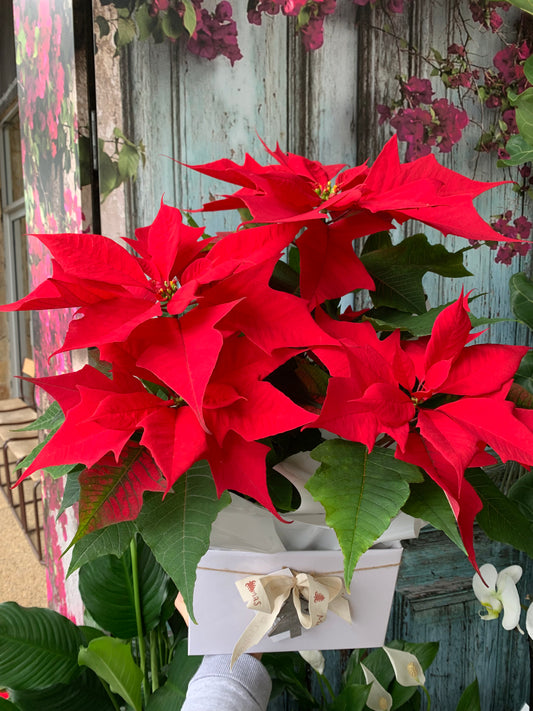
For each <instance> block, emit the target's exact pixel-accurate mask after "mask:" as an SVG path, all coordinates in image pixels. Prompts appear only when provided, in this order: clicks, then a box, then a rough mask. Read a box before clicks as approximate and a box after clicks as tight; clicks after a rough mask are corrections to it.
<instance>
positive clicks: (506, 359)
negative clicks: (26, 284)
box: [2, 139, 533, 604]
mask: <svg viewBox="0 0 533 711" xmlns="http://www.w3.org/2000/svg"><path fill="white" fill-rule="evenodd" d="M265 148H266V146H265ZM266 150H267V152H268V153H269V155H270V159H272V160H271V162H270V163H268V164H267V165H262V164H260V163H258V162H256V161H255V160H254V159H253V158H251V157H250V156H248V155H247V156H246V159H245V161H244V164H243V165H239V164H237V163H235V162H233V161H231V160H227V159H223V160H219V161H215V162H213V163H210V164H206V165H200V166H191V167H192V168H194V169H195V170H197V171H200V172H202V173H204V174H205V175H208V176H212V177H214V178H217V179H222V180H224V181H226V182H228V183H232V184H234V185H237V186H238V189H237V191H236V192H234V193H233V194H228V195H226V196H223V197H222V198H221V199H219V200H215V201H213V202H210V203H208V204H206V205H204V206H203V210H204V211H213V210H229V209H231V210H234V209H236V210H238V211H239V212H240V221H241V224H240V225H239V227H238V229H236V230H235V231H233V232H224V233H221V234H217V235H215V236H207V235H206V234H205V233H204V230H203V229H202V228H201V227H198V226H196V225H195V224H193V222H194V221H193V220H192V219H189V220H186V221H184V220H183V216H182V214H181V213H180V211H178V210H177V209H175V208H173V207H170V206H168V205H165V204H164V203H162V204H161V206H160V209H159V212H158V214H157V216H156V218H155V220H154V222H153V223H152V224H151V225H150V226H148V227H142V228H139V229H138V230H137V231H136V233H135V237H134V238H125V239H124V243H123V244H122V245H120V244H117V243H116V242H114V241H112V240H110V239H107V238H106V237H103V236H100V235H93V234H59V235H37V238H38V239H39V240H41V241H42V242H43V244H45V245H46V246H47V247H48V249H49V250H50V252H51V254H52V257H53V273H52V275H51V276H50V277H49V278H48V279H47V280H46V281H44V282H43V283H41V284H40V285H39V286H37V288H36V289H35V290H34V291H33V292H32V293H31V294H29V295H28V296H26V297H24V298H23V299H21V300H20V301H18V302H16V303H14V304H10V305H7V306H4V307H2V310H4V311H6V310H28V309H56V308H74V309H76V311H75V312H74V316H73V317H72V319H71V321H70V325H69V328H68V331H67V333H66V335H65V338H64V341H63V345H62V346H61V348H60V349H59V350H58V351H56V353H55V354H51V356H53V355H56V354H57V353H61V352H63V351H70V350H75V349H85V348H96V349H98V354H99V363H98V364H97V366H95V365H85V366H84V367H83V368H82V369H81V370H79V371H76V372H69V373H66V374H62V375H55V376H49V377H39V378H35V379H34V381H33V382H35V384H36V385H38V386H39V387H40V388H43V389H44V390H45V391H46V392H47V393H48V394H49V395H50V396H51V397H52V398H53V400H54V401H55V402H54V404H53V405H52V407H51V408H50V410H49V411H48V412H47V413H45V415H44V416H43V418H42V419H41V425H42V426H45V427H46V426H47V427H49V428H50V429H51V432H50V434H49V435H48V437H47V439H46V440H45V442H44V443H43V444H41V445H40V447H39V449H38V451H35V452H34V453H33V454H32V455H30V458H29V459H28V460H27V461H26V462H25V463H24V465H23V474H22V476H21V479H23V478H25V477H27V476H29V475H30V474H32V473H33V472H35V471H37V470H39V469H43V468H44V469H49V471H50V473H51V474H52V475H54V476H59V475H61V474H66V475H67V487H66V494H65V495H66V502H65V505H68V504H71V503H72V502H73V501H76V500H78V499H79V519H80V524H79V530H78V533H77V534H76V536H75V539H74V543H75V548H74V559H73V564H72V566H73V567H76V566H77V565H79V564H80V560H85V559H87V556H90V555H93V556H94V555H97V554H99V553H107V552H109V551H110V550H111V549H112V550H113V552H116V550H117V541H118V540H121V541H122V547H123V548H124V546H126V545H127V544H128V541H129V538H131V536H132V535H134V534H135V532H136V531H138V532H140V534H141V536H142V537H143V538H144V540H145V541H146V542H147V543H148V545H149V546H150V547H151V548H152V550H153V552H154V554H155V556H156V558H157V559H158V560H159V562H160V563H161V564H162V565H163V567H165V569H166V570H167V571H168V572H169V573H170V574H171V576H172V577H173V579H174V581H175V583H176V584H177V586H178V588H179V589H180V590H181V591H182V593H183V595H184V597H185V599H186V601H187V602H188V603H189V604H190V601H191V599H192V598H191V595H192V585H193V583H194V575H195V568H196V565H197V563H198V560H199V559H200V557H201V555H203V553H204V552H205V550H206V549H207V546H208V543H209V531H210V526H211V523H212V521H213V520H214V517H215V516H216V514H217V511H218V510H219V507H220V506H223V505H225V503H226V501H227V495H223V494H224V492H226V491H227V490H229V491H232V492H236V493H238V494H240V495H242V496H245V497H248V498H250V499H252V500H254V501H256V502H258V503H259V504H260V505H261V506H263V507H265V508H267V509H269V510H270V511H271V512H272V513H273V514H274V515H275V516H277V517H279V518H283V513H284V512H287V511H290V510H291V509H293V508H295V499H296V498H297V495H295V491H294V489H293V488H292V485H291V484H289V482H287V481H285V480H284V479H283V478H282V477H281V476H280V475H277V474H276V473H275V472H274V471H273V470H272V465H274V464H276V463H277V462H279V461H280V460H282V459H283V458H284V457H286V456H288V455H290V454H293V453H295V452H298V451H308V450H312V452H311V456H312V457H313V458H315V459H317V460H318V461H319V462H320V466H319V468H318V470H317V471H316V473H315V474H314V475H313V477H312V478H311V479H310V481H309V482H308V484H307V488H308V489H309V491H310V492H311V493H312V495H313V496H314V497H315V498H316V499H317V500H319V501H320V502H321V503H322V504H323V505H324V507H325V509H326V521H327V523H328V524H329V525H330V526H331V527H333V528H334V530H335V532H336V534H337V536H338V539H339V542H340V545H341V548H342V550H343V553H344V557H345V578H346V581H347V584H349V581H350V579H351V575H352V572H353V569H354V567H355V565H356V563H357V560H358V558H359V557H360V555H361V554H362V553H363V552H364V551H365V550H366V549H367V548H368V547H370V546H371V545H372V543H373V542H374V541H375V539H376V538H378V537H379V536H380V535H381V534H382V533H383V531H384V530H385V529H386V528H387V526H388V525H389V523H390V521H391V519H392V518H393V517H394V516H395V515H396V514H397V513H398V512H399V511H400V509H402V508H403V509H404V510H406V511H408V512H411V513H414V514H415V515H418V516H420V517H421V518H423V519H425V520H427V521H429V522H431V523H432V524H433V525H435V526H436V527H438V528H441V529H443V530H444V531H445V532H446V533H447V534H448V535H449V536H450V537H451V538H452V539H453V540H455V542H457V543H458V544H459V545H460V546H464V549H465V550H466V552H467V554H468V556H469V558H470V560H471V561H472V564H473V565H474V566H475V567H477V564H476V561H475V552H474V547H473V525H474V520H475V518H476V515H477V514H478V513H479V512H480V511H481V510H482V507H483V498H484V497H485V496H486V491H487V487H488V486H490V479H489V478H488V477H487V475H486V474H484V472H483V469H482V468H483V467H485V466H487V465H490V464H492V463H494V462H495V461H497V460H498V459H499V460H501V461H503V462H505V461H508V460H513V461H516V462H518V463H520V464H521V465H523V466H525V467H529V466H530V465H531V464H533V410H531V409H528V408H527V404H528V403H529V402H530V399H529V400H528V398H524V397H522V396H521V395H523V393H522V390H523V388H522V386H521V385H519V384H516V383H514V385H513V378H514V375H515V373H516V371H517V370H518V368H519V366H520V363H521V361H522V359H523V358H524V356H525V355H526V353H527V352H528V348H527V347H523V346H515V345H497V344H486V343H480V344H476V343H472V341H474V340H475V339H476V337H477V335H479V334H478V333H476V332H472V331H473V324H478V322H477V321H476V320H475V319H473V317H472V314H471V313H470V306H469V302H470V300H471V298H472V295H470V294H465V293H464V292H463V291H462V289H461V285H459V286H458V289H457V291H458V296H457V299H456V300H455V301H453V302H452V303H450V304H448V305H442V306H440V307H436V308H433V309H430V310H428V309H427V305H426V300H425V296H424V291H423V287H422V277H423V275H424V274H425V273H426V272H428V271H431V272H434V273H436V274H439V275H441V276H443V277H454V278H458V279H460V278H461V277H465V276H468V275H469V272H468V271H467V270H466V269H465V267H464V265H463V253H464V251H465V250H466V249H468V246H467V247H465V249H463V250H460V251H459V252H449V251H448V250H447V249H446V248H445V247H444V246H443V245H441V244H430V242H429V241H428V239H427V237H426V236H425V235H421V234H415V235H412V236H409V237H406V238H404V239H403V240H402V241H400V242H399V243H398V244H393V242H392V239H391V235H390V230H392V229H393V228H394V226H395V225H402V224H403V223H405V222H407V221H408V220H411V219H414V220H418V221H419V222H422V223H425V224H426V225H428V226H430V227H433V228H436V229H437V230H439V231H440V232H442V233H443V234H444V235H447V234H454V235H458V236H461V237H464V238H466V239H467V240H480V241H486V240H488V241H496V240H498V241H502V240H503V241H506V240H507V241H516V239H514V238H511V237H506V236H504V235H502V234H500V233H497V232H495V231H494V230H493V229H492V228H491V227H490V225H489V224H488V223H486V222H485V221H484V220H483V219H482V217H481V216H480V215H479V214H478V212H477V211H476V209H475V208H474V206H473V199H474V198H475V197H476V196H477V195H479V194H480V193H482V192H483V191H485V190H488V189H491V188H493V187H495V186H496V185H498V183H483V182H479V181H475V180H471V179H469V178H467V177H464V176H462V175H460V174H458V173H456V172H454V171H452V170H449V169H447V168H444V167H443V166H441V165H440V164H439V163H438V162H437V161H436V159H435V158H434V157H433V156H432V155H428V156H424V157H422V158H419V159H417V160H415V161H413V162H411V163H406V164H402V163H401V162H400V160H399V157H398V148H397V142H396V139H392V140H391V141H389V143H387V145H386V146H385V147H384V149H383V151H382V152H381V153H380V155H379V156H378V157H377V159H376V160H375V161H374V163H373V165H372V166H371V167H369V166H368V165H367V163H365V164H363V165H359V166H356V167H352V168H347V167H346V166H344V165H338V164H337V165H323V164H321V163H319V162H317V161H311V160H308V159H306V158H304V157H302V156H298V155H293V154H290V153H285V152H283V151H282V150H281V149H280V148H279V147H276V149H275V150H269V149H268V148H267V149H266ZM354 245H355V248H354ZM352 293H357V294H359V296H361V295H362V296H366V297H369V298H368V299H367V301H368V304H369V305H368V307H367V308H363V309H361V310H359V311H355V310H354V309H353V308H352V307H351V306H350V307H348V308H345V307H344V306H341V303H342V304H344V303H345V301H344V300H343V301H342V302H341V297H345V296H346V295H347V294H352ZM511 386H513V388H511ZM510 393H512V397H511V396H510ZM332 436H334V438H333V439H331V437H332ZM77 487H79V488H77ZM490 496H491V507H492V508H493V509H494V508H497V507H498V503H497V502H498V496H501V497H502V499H504V498H505V497H504V496H503V494H501V495H500V494H498V495H495V494H494V493H493V492H492V491H491V494H490ZM219 497H220V500H219ZM495 502H496V503H495ZM505 505H506V506H507V505H511V504H510V502H509V501H507V500H506V503H505ZM508 514H509V512H508V508H507V509H506V516H508ZM520 516H521V514H520V512H519V511H518V509H517V510H516V511H515V512H514V514H513V517H512V529H513V532H514V534H510V533H509V535H514V536H515V539H514V540H513V542H514V543H515V545H518V547H522V548H524V547H525V549H527V547H528V546H530V545H531V543H530V540H529V539H530V536H529V523H528V522H527V520H526V519H524V520H523V521H522V520H521V519H520ZM289 518H290V517H289ZM495 518H497V517H496V516H492V517H491V519H490V520H491V521H494V520H495ZM455 521H456V522H457V524H458V528H459V533H460V538H459V537H458V535H457V528H456V526H455ZM287 525H290V524H289V523H288V524H287ZM521 526H523V528H522V529H521V528H520V527H521ZM488 528H489V529H490V528H491V525H490V523H489V525H488ZM521 530H522V531H525V532H526V533H525V534H524V535H523V536H520V531H521ZM488 532H489V534H490V535H493V536H495V537H498V536H500V537H501V536H502V533H501V526H500V527H499V528H498V526H496V525H494V526H493V530H489V531H488ZM503 535H504V537H505V536H506V535H507V534H503ZM128 536H129V538H128ZM517 537H518V539H519V540H518V542H517ZM88 541H89V542H90V545H89V543H88ZM110 541H112V542H110ZM508 542H509V541H508ZM88 551H90V553H88ZM95 551H97V553H95Z"/></svg>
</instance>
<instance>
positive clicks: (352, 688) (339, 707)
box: [328, 684, 372, 711]
mask: <svg viewBox="0 0 533 711" xmlns="http://www.w3.org/2000/svg"><path fill="white" fill-rule="evenodd" d="M371 688H372V685H371V684H350V685H349V686H345V687H344V689H343V690H342V691H341V693H340V694H338V696H336V697H335V699H334V700H333V702H332V703H331V704H330V705H329V706H328V710H329V711H363V709H365V708H367V707H366V700H367V699H368V695H369V693H370V689H371Z"/></svg>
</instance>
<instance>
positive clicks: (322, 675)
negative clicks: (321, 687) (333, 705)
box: [319, 674, 335, 701]
mask: <svg viewBox="0 0 533 711" xmlns="http://www.w3.org/2000/svg"><path fill="white" fill-rule="evenodd" d="M319 676H321V677H322V679H323V680H324V684H325V685H326V688H327V690H328V691H329V694H330V696H331V700H332V701H333V699H334V698H335V694H334V693H333V689H332V688H331V684H330V683H329V679H328V678H327V676H324V674H320V675H319Z"/></svg>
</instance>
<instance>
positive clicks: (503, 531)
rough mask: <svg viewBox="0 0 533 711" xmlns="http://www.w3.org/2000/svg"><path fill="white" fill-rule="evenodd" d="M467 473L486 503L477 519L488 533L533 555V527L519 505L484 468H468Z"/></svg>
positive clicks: (491, 536)
mask: <svg viewBox="0 0 533 711" xmlns="http://www.w3.org/2000/svg"><path fill="white" fill-rule="evenodd" d="M465 476H466V479H467V481H469V482H470V483H471V484H472V486H473V487H474V489H475V490H476V491H477V493H478V495H479V497H480V499H481V501H482V502H483V508H482V509H481V511H480V512H479V513H478V515H477V519H476V520H477V521H478V523H479V525H480V526H481V528H482V529H483V530H484V531H485V533H486V534H487V536H488V537H489V538H491V539H492V540H493V541H500V542H501V543H508V544H509V545H511V546H513V547H514V548H517V549H518V550H520V551H524V553H527V554H528V555H529V556H530V557H533V535H532V534H533V526H532V525H531V522H530V521H528V519H527V518H526V517H525V516H524V515H523V514H522V513H521V512H520V510H519V508H518V506H517V505H516V504H515V503H514V502H513V501H511V500H510V499H508V498H507V496H505V495H504V494H502V492H501V491H500V490H499V489H498V487H497V486H496V485H495V484H494V483H493V482H492V481H491V480H490V478H489V477H488V476H487V474H485V472H484V471H483V469H467V470H466V472H465Z"/></svg>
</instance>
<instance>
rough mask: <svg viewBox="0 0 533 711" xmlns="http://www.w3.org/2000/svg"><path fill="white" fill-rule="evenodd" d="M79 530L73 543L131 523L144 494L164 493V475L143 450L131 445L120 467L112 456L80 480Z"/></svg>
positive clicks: (86, 472)
mask: <svg viewBox="0 0 533 711" xmlns="http://www.w3.org/2000/svg"><path fill="white" fill-rule="evenodd" d="M79 482H80V487H81V492H80V508H79V526H78V530H77V532H76V535H75V536H74V539H73V543H77V542H78V541H79V540H80V538H82V537H83V536H84V535H85V534H86V533H91V532H92V531H95V530H96V529H98V528H104V527H105V526H109V525H110V524H113V523H119V522H120V521H132V520H134V519H135V518H137V515H138V513H139V511H140V509H141V507H142V497H143V493H144V492H145V491H164V489H165V484H164V481H163V475H162V474H161V472H160V470H159V469H158V467H157V466H156V464H155V462H154V461H153V459H152V457H151V455H150V454H149V453H148V451H147V450H146V449H144V447H140V446H139V445H137V444H135V443H134V442H129V443H128V444H127V445H126V447H125V448H124V449H123V450H122V453H121V455H120V461H119V462H118V464H117V463H116V461H115V457H114V456H113V455H112V454H111V453H110V454H108V455H106V456H105V457H104V458H103V459H101V460H100V461H99V462H97V463H96V464H95V465H94V466H93V467H91V468H90V469H85V470H84V471H83V472H82V473H81V474H80V477H79Z"/></svg>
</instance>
